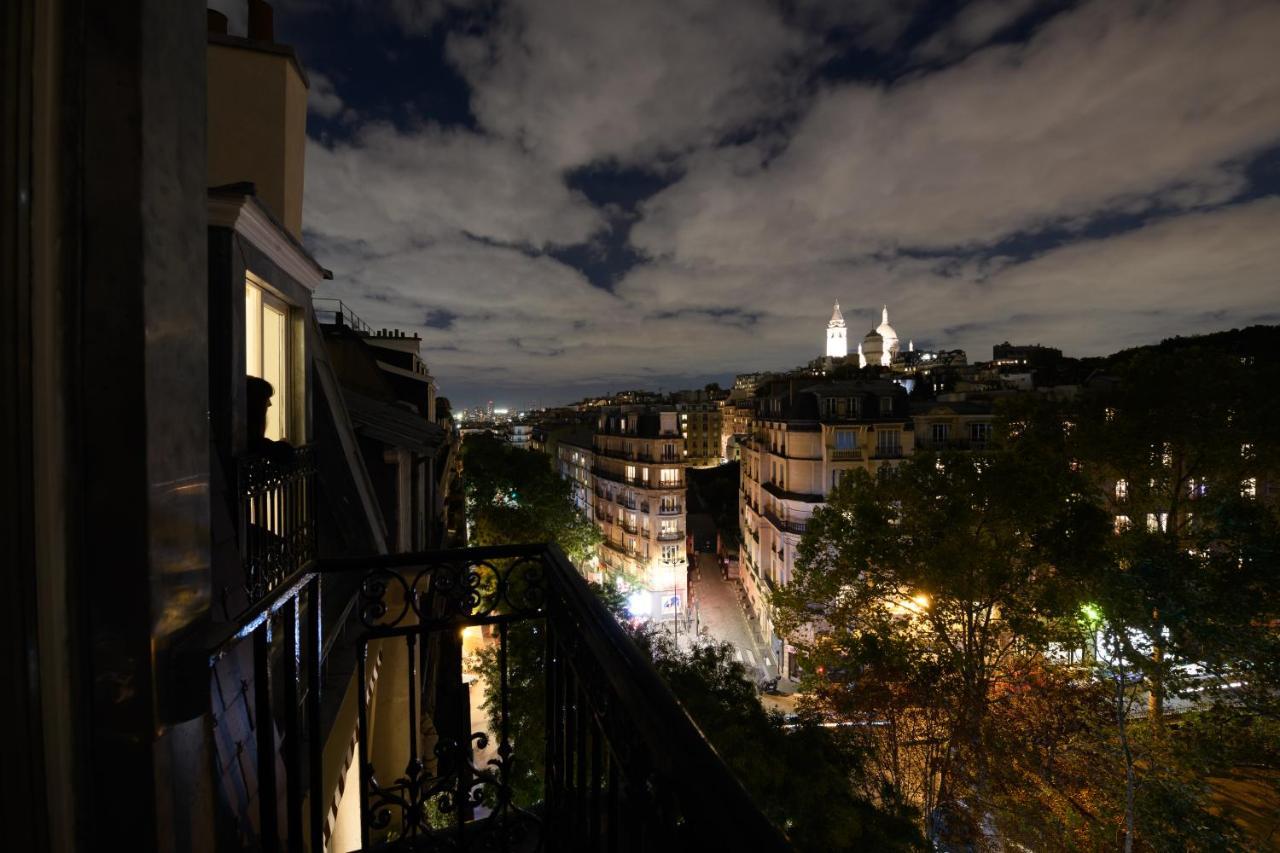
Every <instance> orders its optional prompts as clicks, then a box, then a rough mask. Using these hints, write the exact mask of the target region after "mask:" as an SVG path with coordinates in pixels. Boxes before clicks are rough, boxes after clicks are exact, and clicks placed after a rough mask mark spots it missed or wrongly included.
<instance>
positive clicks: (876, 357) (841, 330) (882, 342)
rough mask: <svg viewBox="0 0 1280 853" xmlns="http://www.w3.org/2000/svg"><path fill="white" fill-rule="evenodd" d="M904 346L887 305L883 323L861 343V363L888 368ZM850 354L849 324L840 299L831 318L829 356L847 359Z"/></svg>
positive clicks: (829, 325)
mask: <svg viewBox="0 0 1280 853" xmlns="http://www.w3.org/2000/svg"><path fill="white" fill-rule="evenodd" d="M908 347H909V349H910V350H914V349H915V347H914V345H911V344H908ZM900 349H901V343H900V341H899V340H898V333H897V332H896V331H894V328H893V326H890V325H889V306H888V305H885V306H884V307H883V308H881V311H880V325H879V326H876V327H875V328H874V329H872V330H871V331H870V332H867V335H866V337H864V338H863V339H862V342H861V343H859V344H858V366H859V367H866V366H867V365H868V364H872V365H876V364H878V365H881V366H883V367H888V366H889V365H891V364H892V363H893V360H894V359H895V358H897V356H898V351H899V350H900ZM848 355H849V339H848V327H846V326H845V322H844V316H843V315H842V314H841V313H840V303H839V302H837V303H836V304H835V307H834V308H833V309H832V311H831V320H830V321H828V323H827V358H831V359H836V358H847V357H848Z"/></svg>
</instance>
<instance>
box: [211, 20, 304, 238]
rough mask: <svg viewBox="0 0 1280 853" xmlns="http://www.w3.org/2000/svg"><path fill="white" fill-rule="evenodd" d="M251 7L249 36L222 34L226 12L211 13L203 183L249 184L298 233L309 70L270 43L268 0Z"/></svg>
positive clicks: (271, 28)
mask: <svg viewBox="0 0 1280 853" xmlns="http://www.w3.org/2000/svg"><path fill="white" fill-rule="evenodd" d="M248 9H249V29H248V38H240V37H239V36H233V35H227V34H226V17H225V16H224V15H220V14H218V13H217V12H214V11H210V12H209V15H208V22H209V43H208V52H207V58H208V99H209V100H208V128H209V131H208V133H209V145H208V157H209V177H208V185H209V186H211V187H217V186H225V185H228V184H240V183H251V184H253V185H254V187H255V188H256V191H257V197H258V201H259V202H261V203H262V205H263V206H264V207H266V208H267V209H268V210H269V211H271V213H272V214H273V215H274V216H275V217H276V219H278V220H279V221H280V222H281V223H282V224H283V225H284V227H285V229H286V230H287V231H288V232H289V233H290V234H292V235H293V236H294V237H296V238H298V239H301V238H302V187H303V177H304V175H303V169H304V162H303V161H304V158H305V156H306V147H307V88H308V83H307V77H306V72H304V71H303V69H302V64H301V63H300V62H299V61H298V57H297V56H296V55H294V52H293V51H292V50H291V49H290V48H288V47H287V46H283V45H278V44H275V42H274V25H273V16H272V11H271V6H270V5H268V4H267V3H266V2H264V0H248Z"/></svg>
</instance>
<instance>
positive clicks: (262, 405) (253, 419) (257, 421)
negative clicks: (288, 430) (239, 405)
mask: <svg viewBox="0 0 1280 853" xmlns="http://www.w3.org/2000/svg"><path fill="white" fill-rule="evenodd" d="M274 394H275V389H274V388H272V387H271V383H270V382H268V381H267V380H265V379H261V378H259V377H257V376H247V377H245V398H246V409H247V411H248V420H249V423H248V430H247V439H248V447H249V452H250V453H260V454H263V455H265V456H272V457H276V458H280V457H287V456H289V455H290V454H292V452H293V446H292V445H290V444H289V442H287V441H272V440H271V439H269V438H267V409H269V408H271V397H272V395H274Z"/></svg>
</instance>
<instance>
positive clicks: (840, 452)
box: [827, 447, 862, 462]
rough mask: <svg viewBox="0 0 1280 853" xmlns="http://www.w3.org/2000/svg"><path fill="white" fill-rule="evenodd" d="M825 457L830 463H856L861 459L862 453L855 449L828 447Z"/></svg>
mask: <svg viewBox="0 0 1280 853" xmlns="http://www.w3.org/2000/svg"><path fill="white" fill-rule="evenodd" d="M827 456H828V457H829V458H830V459H831V461H832V462H857V461H859V460H861V459H862V451H861V450H859V449H857V448H852V449H850V448H836V447H828V448H827Z"/></svg>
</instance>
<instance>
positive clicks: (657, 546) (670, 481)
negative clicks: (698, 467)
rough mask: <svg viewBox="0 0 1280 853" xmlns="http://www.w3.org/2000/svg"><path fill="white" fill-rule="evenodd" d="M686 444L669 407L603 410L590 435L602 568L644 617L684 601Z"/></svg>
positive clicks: (665, 613) (665, 614)
mask: <svg viewBox="0 0 1280 853" xmlns="http://www.w3.org/2000/svg"><path fill="white" fill-rule="evenodd" d="M684 441H685V440H684V436H683V435H682V434H681V431H680V413H679V412H678V411H676V409H675V408H674V407H673V406H622V407H618V408H614V409H606V410H605V411H603V412H602V413H601V414H600V419H599V423H598V424H597V427H596V431H595V435H594V437H593V443H592V451H593V453H594V456H595V461H594V468H593V471H592V473H593V477H592V484H593V489H592V498H593V500H594V517H595V521H596V524H597V525H599V527H600V530H601V532H602V533H603V534H604V543H603V544H602V545H601V546H600V568H601V570H602V571H603V572H604V573H606V574H609V575H611V576H615V577H620V578H621V579H622V580H623V581H624V582H625V583H626V584H627V585H628V587H630V589H631V597H630V609H631V612H632V614H633V615H636V616H640V617H643V618H649V619H664V618H672V617H674V616H675V615H677V614H678V613H681V612H683V610H684V607H685V606H686V604H687V602H688V588H687V581H688V570H687V558H686V549H685V530H686V528H685V468H686V466H687V462H686V459H685V444H684Z"/></svg>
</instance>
